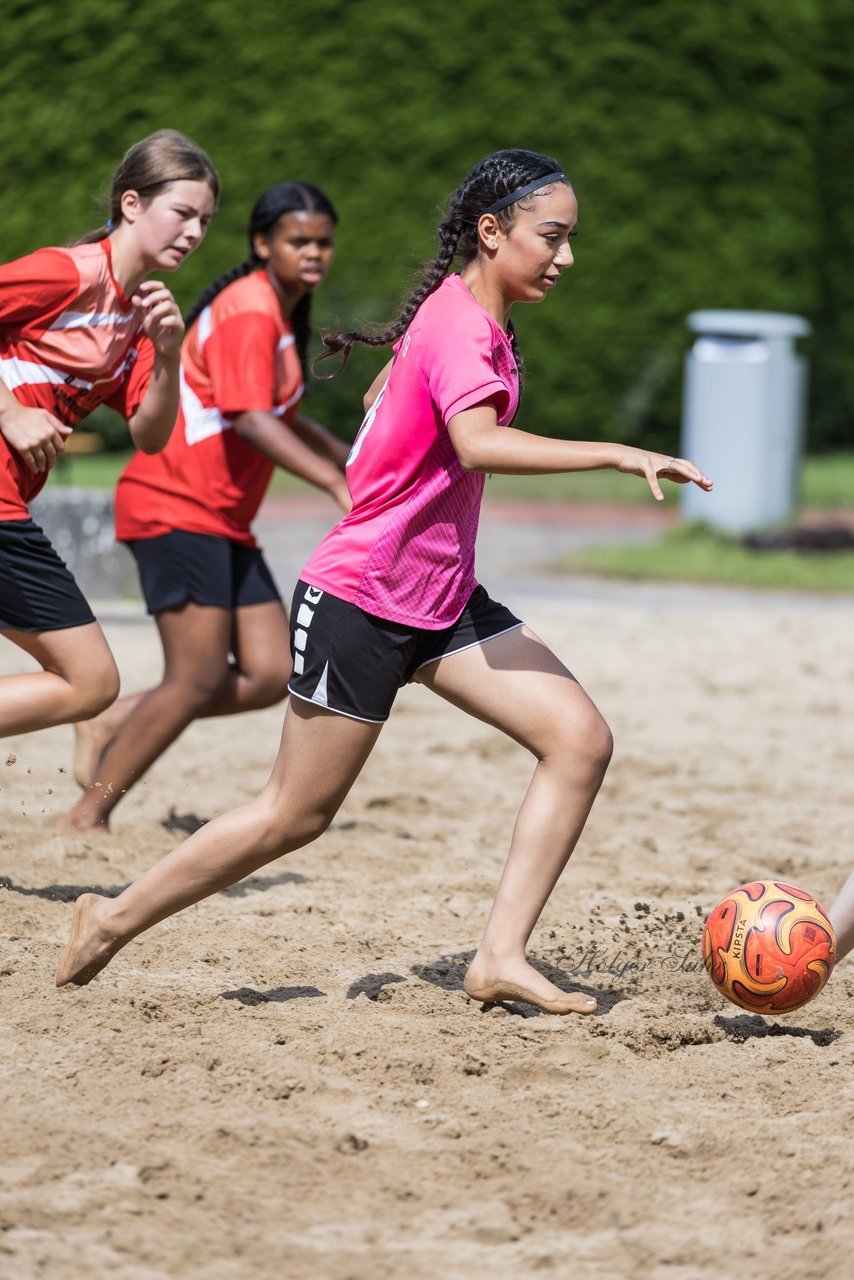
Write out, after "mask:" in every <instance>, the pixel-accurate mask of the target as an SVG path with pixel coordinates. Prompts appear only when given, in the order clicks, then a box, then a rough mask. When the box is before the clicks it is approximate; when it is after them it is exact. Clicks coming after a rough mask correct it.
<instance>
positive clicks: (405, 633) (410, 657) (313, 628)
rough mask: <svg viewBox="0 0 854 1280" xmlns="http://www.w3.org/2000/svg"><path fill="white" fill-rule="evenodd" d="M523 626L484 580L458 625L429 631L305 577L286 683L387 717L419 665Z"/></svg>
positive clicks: (316, 699)
mask: <svg viewBox="0 0 854 1280" xmlns="http://www.w3.org/2000/svg"><path fill="white" fill-rule="evenodd" d="M521 626H522V623H521V621H520V619H519V618H517V617H516V616H515V614H513V613H511V612H510V610H509V609H508V608H507V607H506V606H505V605H503V604H499V603H498V602H497V601H496V600H491V599H490V598H489V596H488V595H487V593H486V591H485V590H484V589H483V587H480V586H478V587H475V589H474V591H473V592H472V594H471V595H470V596H469V598H468V601H467V603H466V607H465V608H464V609H463V611H462V613H461V614H460V616H459V618H457V620H456V622H455V623H453V624H452V626H450V627H444V628H443V629H442V630H440V631H427V630H425V629H423V628H413V627H408V626H403V625H401V624H400V623H397V622H389V621H387V620H386V619H385V618H377V617H374V615H373V614H370V613H365V611H364V609H360V608H359V607H358V605H355V604H349V603H348V602H347V601H346V600H339V599H338V598H337V596H331V595H330V594H329V592H328V591H321V590H320V588H319V587H312V586H309V585H308V584H307V583H305V582H302V581H300V582H298V583H297V587H296V591H295V592H294V602H293V607H292V610H291V654H292V656H293V661H294V669H293V674H292V676H291V679H290V682H289V684H288V688H289V689H290V691H291V693H292V694H293V696H294V697H295V698H301V699H302V700H303V701H304V702H313V703H314V704H315V706H319V707H327V708H328V709H329V710H330V711H337V712H338V713H339V714H340V715H343V716H349V717H350V718H351V719H353V720H367V721H369V722H370V723H373V724H381V723H382V722H383V721H384V720H387V719H388V717H389V713H390V712H391V708H392V705H393V703H394V699H395V697H396V696H397V691H398V689H400V688H402V687H403V685H405V684H407V683H408V682H409V681H410V680H411V679H412V677H413V676H414V675H415V673H416V671H417V670H418V669H419V667H424V666H426V665H427V664H428V663H430V662H438V661H439V659H440V658H447V657H450V655H451V654H452V653H459V652H460V651H461V650H463V649H470V648H472V647H473V646H474V645H478V644H483V643H484V641H485V640H493V639H494V638H495V637H496V636H500V635H503V634H504V633H505V632H507V631H513V630H514V629H515V628H516V627H521Z"/></svg>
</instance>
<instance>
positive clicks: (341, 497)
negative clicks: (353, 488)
mask: <svg viewBox="0 0 854 1280" xmlns="http://www.w3.org/2000/svg"><path fill="white" fill-rule="evenodd" d="M329 496H330V497H331V498H333V499H334V500H335V501H336V502H337V503H338V506H339V507H340V508H341V510H342V511H343V512H344V515H345V516H346V515H347V514H348V512H349V511H350V510H352V507H353V499H352V498H351V497H350V490H349V489H348V488H347V481H346V480H344V479H341V480H339V481H337V482H336V483H335V484H334V485H331V486H330V489H329Z"/></svg>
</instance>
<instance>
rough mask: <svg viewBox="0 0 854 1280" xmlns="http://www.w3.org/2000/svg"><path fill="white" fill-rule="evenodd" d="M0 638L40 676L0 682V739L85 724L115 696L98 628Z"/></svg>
mask: <svg viewBox="0 0 854 1280" xmlns="http://www.w3.org/2000/svg"><path fill="white" fill-rule="evenodd" d="M2 634H3V635H4V636H5V637H6V639H7V640H11V641H12V643H13V644H16V645H17V646H18V648H19V649H23V650H24V652H25V653H28V654H30V656H31V657H33V658H35V660H36V662H38V663H39V664H40V665H41V667H42V670H41V671H32V672H26V673H25V674H23V675H17V676H2V677H0V735H2V736H8V735H10V734H13V733H30V732H31V731H32V730H33V729H46V728H47V727H48V726H49V725H55V724H69V723H71V722H72V721H75V720H86V719H88V718H89V717H90V716H95V715H97V714H98V712H99V711H102V710H103V709H104V707H107V706H109V705H110V703H111V702H112V701H113V700H114V698H115V697H116V695H117V694H118V691H119V673H118V671H117V670H116V664H115V662H114V660H113V655H112V653H111V652H110V647H109V645H108V644H107V641H106V639H105V638H104V633H103V631H102V630H101V628H100V627H99V626H98V623H97V622H90V623H87V624H86V625H85V626H82V627H68V628H67V629H65V630H62V631H41V632H39V633H37V634H33V633H31V632H29V631H10V630H5V631H3V633H2Z"/></svg>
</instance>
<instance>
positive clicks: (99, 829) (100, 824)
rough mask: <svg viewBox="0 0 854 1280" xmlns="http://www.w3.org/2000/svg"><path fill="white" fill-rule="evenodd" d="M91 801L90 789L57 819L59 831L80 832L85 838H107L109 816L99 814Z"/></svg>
mask: <svg viewBox="0 0 854 1280" xmlns="http://www.w3.org/2000/svg"><path fill="white" fill-rule="evenodd" d="M93 799H94V797H93V795H92V791H91V789H90V790H89V791H87V792H86V794H85V795H82V796H81V797H80V799H79V800H78V801H77V804H76V805H74V807H73V808H71V809H69V810H68V813H66V814H64V815H63V816H62V817H61V818H60V819H59V823H58V826H59V829H60V831H82V832H83V833H84V834H85V835H87V836H108V835H109V834H110V819H109V815H106V814H103V815H102V814H99V813H98V810H97V808H96V807H95V805H94V804H93Z"/></svg>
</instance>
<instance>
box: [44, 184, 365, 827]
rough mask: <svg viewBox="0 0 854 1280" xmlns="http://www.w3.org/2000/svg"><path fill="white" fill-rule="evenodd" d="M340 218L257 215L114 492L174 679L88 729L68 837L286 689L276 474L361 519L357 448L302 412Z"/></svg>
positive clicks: (301, 190)
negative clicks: (313, 324)
mask: <svg viewBox="0 0 854 1280" xmlns="http://www.w3.org/2000/svg"><path fill="white" fill-rule="evenodd" d="M336 221H337V214H336V212H335V209H334V208H333V206H332V204H331V203H330V201H329V200H328V199H327V197H326V196H325V195H324V194H323V192H322V191H320V190H319V189H318V188H317V187H314V186H311V185H310V184H309V183H304V182H284V183H279V184H278V185H277V186H275V187H271V188H270V189H269V190H268V191H265V192H264V194H263V195H262V196H261V197H260V198H259V199H258V201H257V202H256V204H255V207H254V208H253V210H252V215H251V217H250V220H249V256H248V258H247V259H246V261H245V262H243V263H242V264H241V265H240V266H238V267H235V268H233V269H232V270H231V271H229V272H227V273H226V274H225V275H223V276H221V277H220V278H219V279H218V280H216V281H215V282H214V284H212V285H211V286H210V288H208V289H207V290H206V291H205V293H204V294H203V295H202V297H201V298H200V299H199V301H198V302H197V304H196V306H195V307H194V308H193V310H192V311H191V312H190V314H189V316H188V317H187V320H188V326H189V332H188V334H187V338H186V341H185V343H184V348H183V352H182V357H181V408H180V414H179V417H178V422H177V425H176V427H175V430H174V432H173V433H172V436H171V438H170V440H169V444H168V445H167V447H166V448H165V449H164V450H163V451H162V453H159V454H158V455H157V456H156V457H142V456H139V455H138V456H137V457H135V458H134V459H133V460H132V461H131V463H130V464H129V466H128V467H127V468H126V469H125V471H124V473H123V474H122V476H121V478H120V480H119V483H118V488H117V490H116V536H117V537H118V538H119V539H120V540H121V541H123V542H126V543H127V544H128V546H129V547H130V549H131V551H132V552H133V555H134V557H135V558H136V561H137V565H138V568H139V573H140V579H141V583H142V590H143V594H144V596H145V600H146V604H147V607H148V611H149V613H152V614H153V615H154V618H155V620H156V623H157V628H158V631H159V633H160V639H161V642H162V644H163V655H164V674H163V679H162V681H161V683H160V684H159V685H158V686H157V687H156V688H154V689H151V690H149V691H148V692H146V693H140V694H135V695H131V696H130V697H129V698H123V699H121V700H120V701H119V702H117V703H115V704H114V705H113V706H112V707H110V708H109V710H108V711H106V712H105V713H104V714H103V715H102V716H100V717H98V719H97V720H94V721H91V722H89V723H88V724H86V725H83V726H78V730H77V737H78V750H77V753H76V761H75V774H76V777H77V780H78V782H80V783H81V785H82V786H84V787H85V788H86V791H85V793H84V795H83V796H82V797H81V798H80V800H79V802H78V803H77V804H76V805H75V806H74V808H73V809H72V810H71V812H70V813H69V814H68V816H67V818H66V824H67V825H69V826H73V827H77V828H81V829H86V830H91V829H95V828H99V829H102V830H106V828H107V824H108V819H109V815H110V813H111V812H112V810H113V808H114V807H115V806H116V804H117V803H118V802H119V800H120V799H121V797H122V796H123V795H124V794H125V792H126V791H128V790H129V789H130V787H131V786H133V784H134V782H136V781H137V780H138V779H139V778H140V777H141V776H142V775H143V774H144V773H145V771H146V770H147V769H148V768H149V767H150V765H151V764H152V763H153V762H154V761H155V760H156V759H157V758H158V757H159V756H160V755H161V754H162V753H163V751H165V749H166V748H167V747H168V746H169V744H170V743H172V742H173V741H174V740H175V739H176V738H177V737H178V735H179V734H180V733H181V732H182V730H183V729H185V728H186V726H187V725H188V724H189V723H190V722H191V721H192V720H194V719H196V718H197V717H199V716H224V715H234V714H236V713H237V712H240V711H251V710H254V709H257V708H260V707H267V706H270V705H271V704H272V703H275V702H278V701H279V700H280V699H282V698H283V697H284V696H285V694H286V693H287V684H288V677H289V675H290V658H289V642H288V641H289V637H288V619H287V614H286V612H285V609H284V606H283V604H282V601H281V599H280V597H279V593H278V590H277V589H276V585H275V583H274V581H273V578H272V576H271V574H270V570H269V569H268V567H267V565H266V562H265V560H264V558H263V556H262V554H261V551H260V550H259V549H258V547H257V546H256V543H255V538H254V536H253V534H252V530H251V528H250V525H251V522H252V520H253V519H254V517H255V514H256V512H257V510H258V507H259V505H260V503H261V500H262V498H263V496H264V494H265V492H266V490H267V486H268V484H269V482H270V479H271V477H272V474H273V471H274V470H275V468H276V467H277V466H279V467H283V468H284V469H285V470H287V471H291V472H293V473H294V474H296V475H298V476H301V477H302V478H303V479H305V480H307V481H309V482H310V483H312V484H314V485H316V486H318V487H319V488H322V489H325V490H327V491H328V492H329V494H330V496H331V497H332V498H333V499H334V500H335V501H336V502H337V503H338V505H339V506H340V507H341V509H342V510H344V511H347V510H349V506H350V499H349V495H348V492H347V482H346V480H345V478H344V464H345V462H346V459H347V446H346V445H345V444H343V443H342V442H341V441H340V440H338V439H336V438H335V437H334V436H333V435H331V434H330V433H329V432H328V431H326V430H325V428H323V427H322V426H320V425H319V423H316V422H312V421H311V419H309V418H306V417H305V416H304V415H303V414H302V413H300V411H299V404H300V398H301V396H302V393H303V383H304V374H305V366H306V358H307V347H308V339H309V311H310V306H311V297H312V293H313V291H314V289H315V287H316V286H317V285H318V284H319V283H320V282H321V280H322V279H323V278H324V276H325V275H326V272H327V271H328V269H329V265H330V263H331V260H332V254H333V239H334V233H335V223H336ZM230 659H231V660H230Z"/></svg>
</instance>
